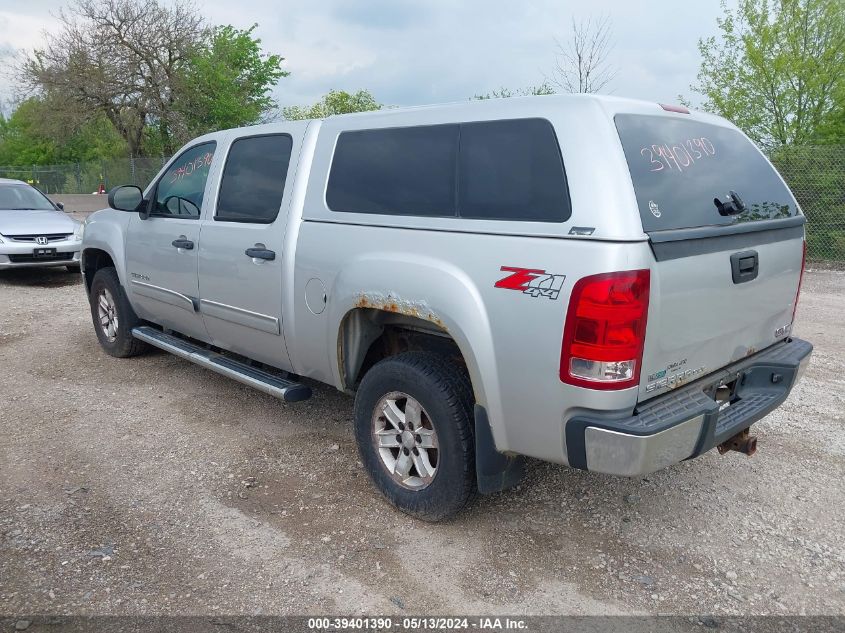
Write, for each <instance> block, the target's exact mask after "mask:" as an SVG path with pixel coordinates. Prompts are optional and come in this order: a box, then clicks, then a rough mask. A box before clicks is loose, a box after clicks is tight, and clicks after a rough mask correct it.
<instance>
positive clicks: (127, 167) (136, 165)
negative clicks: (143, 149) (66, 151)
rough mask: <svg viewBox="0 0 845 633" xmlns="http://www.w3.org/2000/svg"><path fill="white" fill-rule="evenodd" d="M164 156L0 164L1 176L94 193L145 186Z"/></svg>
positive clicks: (49, 187)
mask: <svg viewBox="0 0 845 633" xmlns="http://www.w3.org/2000/svg"><path fill="white" fill-rule="evenodd" d="M165 161H166V159H164V158H125V159H117V160H104V161H90V162H84V163H70V164H65V165H33V166H31V167H21V166H16V167H3V166H0V178H14V179H15V180H23V181H24V182H28V183H30V184H31V185H34V186H36V187H38V188H39V189H40V190H41V191H43V192H44V193H47V194H51V193H94V192H96V191H98V190H99V188H100V185H102V186H104V187H105V189H106V191H108V190H109V189H111V188H112V187H114V186H116V185H128V184H132V185H138V186H139V187H144V186H146V185H147V183H149V182H150V181H151V180H152V179H153V177H155V175H156V174H157V173H158V171H159V170H160V169H161V168H162V166H163V165H164V163H165Z"/></svg>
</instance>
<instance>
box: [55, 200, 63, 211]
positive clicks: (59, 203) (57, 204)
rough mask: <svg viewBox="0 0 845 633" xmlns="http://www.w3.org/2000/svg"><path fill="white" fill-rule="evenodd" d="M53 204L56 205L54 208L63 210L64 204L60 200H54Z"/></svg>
mask: <svg viewBox="0 0 845 633" xmlns="http://www.w3.org/2000/svg"><path fill="white" fill-rule="evenodd" d="M55 205H56V208H57V209H58V210H59V211H64V210H65V205H64V204H62V203H61V202H56V203H55Z"/></svg>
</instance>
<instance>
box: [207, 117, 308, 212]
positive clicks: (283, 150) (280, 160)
mask: <svg viewBox="0 0 845 633" xmlns="http://www.w3.org/2000/svg"><path fill="white" fill-rule="evenodd" d="M292 148H293V138H291V136H290V135H288V134H275V135H271V136H251V137H246V138H240V139H238V140H236V141H235V142H234V143H232V147H231V149H230V150H229V156H228V158H227V159H226V166H225V167H224V168H223V179H222V182H221V183H220V195H219V196H218V197H217V211H216V213H215V214H214V219H215V220H217V221H220V222H251V223H255V224H270V223H271V222H273V221H274V220H275V219H276V216H277V215H278V214H279V209H280V208H281V206H282V196H283V195H284V193H285V180H286V179H287V174H288V165H289V164H290V154H291V149H292Z"/></svg>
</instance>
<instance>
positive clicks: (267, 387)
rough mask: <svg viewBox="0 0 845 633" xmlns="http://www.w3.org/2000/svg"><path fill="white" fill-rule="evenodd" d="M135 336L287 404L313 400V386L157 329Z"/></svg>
mask: <svg viewBox="0 0 845 633" xmlns="http://www.w3.org/2000/svg"><path fill="white" fill-rule="evenodd" d="M132 336H134V337H135V338H136V339H138V340H139V341H144V342H145V343H149V344H150V345H152V346H153V347H158V348H159V349H163V350H164V351H166V352H170V353H171V354H174V355H175V356H178V357H179V358H184V359H185V360H188V361H191V362H192V363H196V364H197V365H199V366H200V367H205V368H206V369H210V370H211V371H213V372H216V373H218V374H221V375H223V376H226V377H227V378H231V379H232V380H236V381H238V382H239V383H242V384H244V385H247V386H249V387H254V388H255V389H258V390H259V391H263V392H264V393H267V394H270V395H271V396H274V397H276V398H279V399H280V400H284V401H285V402H299V401H301V400H307V399H308V398H310V397H311V387H308V386H306V385H303V384H301V383H298V382H294V381H292V380H285V379H284V378H282V377H280V376H277V375H275V374H271V373H270V372H267V371H264V370H263V369H259V368H257V367H252V366H250V365H247V364H246V363H242V362H240V361H238V360H235V359H233V358H229V357H228V356H224V355H223V354H218V353H217V352H212V351H211V350H209V349H206V348H204V347H201V346H199V345H195V344H194V343H191V342H190V341H186V340H185V339H182V338H179V337H177V336H173V335H171V334H167V333H165V332H162V331H161V330H157V329H155V328H153V327H150V326H148V325H143V326H140V327H136V328H134V329H133V330H132Z"/></svg>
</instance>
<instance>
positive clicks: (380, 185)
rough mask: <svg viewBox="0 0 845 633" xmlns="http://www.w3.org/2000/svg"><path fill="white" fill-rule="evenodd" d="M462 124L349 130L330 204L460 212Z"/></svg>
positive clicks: (341, 142) (398, 211) (349, 208)
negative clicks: (457, 181) (458, 176)
mask: <svg viewBox="0 0 845 633" xmlns="http://www.w3.org/2000/svg"><path fill="white" fill-rule="evenodd" d="M457 146H458V126H457V125H432V126H426V127H406V128H388V129H382V130H362V131H355V132H344V133H342V134H341V135H340V138H338V141H337V148H336V149H335V154H334V159H333V161H332V169H331V174H330V175H329V185H328V189H327V191H326V202H327V203H328V205H329V208H330V209H332V210H334V211H343V212H347V213H384V214H390V215H424V216H449V215H455V202H454V197H455V158H456V156H457Z"/></svg>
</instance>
